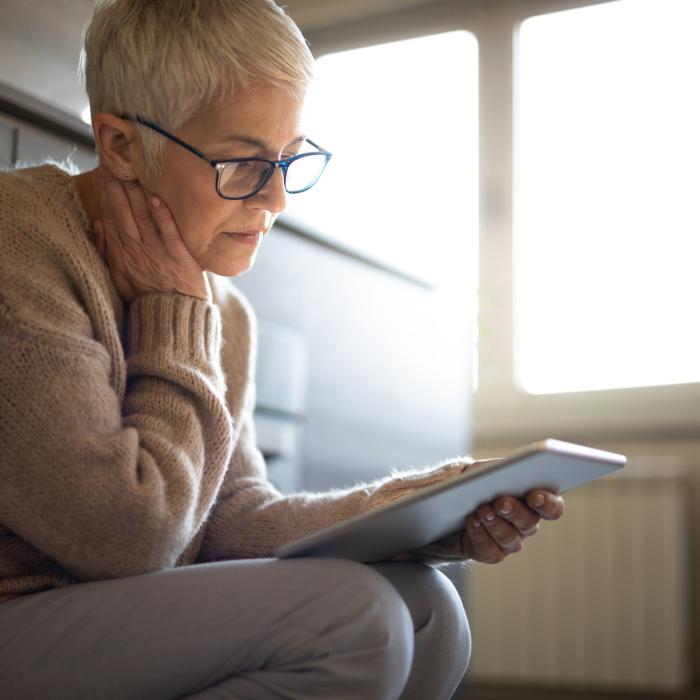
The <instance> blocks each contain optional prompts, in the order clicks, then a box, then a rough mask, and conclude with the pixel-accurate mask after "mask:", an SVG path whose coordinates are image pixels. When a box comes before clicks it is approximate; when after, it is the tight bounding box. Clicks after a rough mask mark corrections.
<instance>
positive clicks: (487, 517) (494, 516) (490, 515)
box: [486, 511, 496, 522]
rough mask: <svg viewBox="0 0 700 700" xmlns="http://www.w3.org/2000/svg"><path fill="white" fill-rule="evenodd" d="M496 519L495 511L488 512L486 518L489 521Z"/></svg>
mask: <svg viewBox="0 0 700 700" xmlns="http://www.w3.org/2000/svg"><path fill="white" fill-rule="evenodd" d="M495 519H496V514H495V513H494V512H493V511H491V512H490V513H487V514H486V520H488V521H489V522H491V521H492V520H495Z"/></svg>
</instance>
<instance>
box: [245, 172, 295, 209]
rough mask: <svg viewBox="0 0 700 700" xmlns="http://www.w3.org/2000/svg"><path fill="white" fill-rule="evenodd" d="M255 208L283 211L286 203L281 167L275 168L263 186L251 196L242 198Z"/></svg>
mask: <svg viewBox="0 0 700 700" xmlns="http://www.w3.org/2000/svg"><path fill="white" fill-rule="evenodd" d="M243 201H244V202H248V203H249V205H250V206H252V207H253V208H255V209H265V210H266V211H271V212H273V213H275V214H278V213H279V212H281V211H283V210H284V208H285V206H286V205H287V191H286V190H285V189H284V173H283V172H282V168H279V167H278V168H275V169H274V171H273V173H272V177H271V178H270V179H269V180H268V181H267V182H266V183H265V186H264V187H263V188H262V189H261V190H260V191H259V192H257V193H256V194H254V195H253V196H252V197H248V199H244V200H243Z"/></svg>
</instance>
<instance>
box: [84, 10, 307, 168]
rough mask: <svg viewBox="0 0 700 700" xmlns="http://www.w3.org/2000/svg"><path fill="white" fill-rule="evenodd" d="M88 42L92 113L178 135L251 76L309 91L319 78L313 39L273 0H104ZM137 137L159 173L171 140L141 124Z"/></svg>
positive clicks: (91, 24)
mask: <svg viewBox="0 0 700 700" xmlns="http://www.w3.org/2000/svg"><path fill="white" fill-rule="evenodd" d="M83 40H84V46H83V50H82V52H81V55H80V67H79V74H80V77H81V78H82V79H84V81H85V88H86V90H87V94H88V97H89V100H90V112H91V113H92V114H97V113H98V112H109V113H111V114H117V115H119V114H126V115H128V116H130V117H136V116H142V117H145V118H146V119H149V120H151V121H153V122H155V123H157V124H159V125H160V126H162V127H163V128H165V129H167V130H168V131H173V132H177V131H178V130H179V129H180V128H182V126H183V125H185V124H187V123H188V122H189V121H191V120H192V119H194V118H196V117H198V116H200V115H201V114H203V113H204V112H206V110H207V109H208V108H210V107H212V106H214V105H215V104H216V103H217V102H218V101H220V100H224V99H229V98H231V97H233V96H234V95H235V93H236V92H237V91H238V90H239V89H241V88H245V87H247V86H248V85H249V84H250V83H251V82H252V81H255V82H258V81H259V82H263V83H267V84H271V85H275V86H278V87H282V88H283V89H286V90H288V91H289V92H290V93H291V94H293V95H298V96H301V95H303V93H304V92H305V90H306V88H307V86H308V85H309V83H310V82H311V80H312V79H313V63H314V59H313V56H312V54H311V51H310V50H309V46H308V44H307V42H306V40H305V39H304V37H303V35H302V33H301V31H300V30H299V28H298V27H297V25H296V24H295V23H294V21H293V20H292V19H291V18H290V17H289V16H288V15H287V14H286V13H285V11H284V10H283V9H282V8H281V7H279V6H278V5H276V4H275V3H274V2H273V0H97V3H96V6H95V10H94V13H93V16H92V19H91V20H90V22H89V23H88V24H87V25H86V26H85V29H84V32H83ZM137 134H138V137H139V138H140V143H141V146H142V152H143V158H144V165H145V167H146V169H147V171H148V172H149V173H157V172H159V169H160V163H161V158H162V154H163V149H164V147H165V143H164V142H165V139H164V138H163V137H162V136H160V135H158V134H156V133H155V132H153V131H151V130H150V129H148V128H147V127H145V126H143V125H141V124H138V127H137Z"/></svg>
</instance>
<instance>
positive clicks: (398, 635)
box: [335, 560, 414, 698]
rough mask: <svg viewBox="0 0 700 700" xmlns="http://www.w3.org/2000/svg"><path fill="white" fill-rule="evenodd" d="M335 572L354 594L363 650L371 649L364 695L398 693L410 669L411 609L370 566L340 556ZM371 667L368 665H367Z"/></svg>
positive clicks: (380, 695) (412, 631) (368, 696)
mask: <svg viewBox="0 0 700 700" xmlns="http://www.w3.org/2000/svg"><path fill="white" fill-rule="evenodd" d="M335 571H336V573H340V574H341V575H342V577H343V580H344V584H345V585H348V584H349V588H348V589H347V594H348V595H351V596H352V597H353V598H354V601H353V602H354V607H355V610H356V611H357V612H356V615H357V622H358V625H359V628H360V629H361V637H362V640H363V642H362V644H363V646H364V651H368V652H370V654H369V655H370V656H371V658H372V662H371V665H372V667H373V668H374V672H372V673H362V674H360V675H361V676H362V679H360V678H359V677H358V681H359V682H361V683H365V682H366V685H367V687H366V688H365V689H363V693H364V695H363V697H365V698H370V697H372V698H373V697H378V698H389V697H398V694H399V692H400V690H401V689H402V688H403V687H404V685H405V683H406V681H407V680H408V676H409V674H410V671H411V664H412V661H413V648H414V630H413V621H412V618H411V613H410V612H409V610H408V607H407V606H406V603H405V602H404V600H403V598H402V597H401V596H400V595H399V593H398V591H397V590H396V588H394V586H393V585H392V584H391V583H390V582H389V581H387V579H386V578H384V577H383V576H382V575H381V574H379V573H377V572H376V571H373V570H372V569H371V568H370V567H368V566H365V565H364V564H360V563H357V562H353V561H349V560H337V561H336V567H335ZM366 670H368V669H366Z"/></svg>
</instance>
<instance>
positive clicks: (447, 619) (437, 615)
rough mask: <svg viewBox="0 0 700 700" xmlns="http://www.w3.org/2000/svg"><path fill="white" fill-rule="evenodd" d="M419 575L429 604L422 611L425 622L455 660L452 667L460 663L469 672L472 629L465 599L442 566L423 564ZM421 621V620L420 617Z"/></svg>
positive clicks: (438, 641)
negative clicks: (442, 569) (444, 572)
mask: <svg viewBox="0 0 700 700" xmlns="http://www.w3.org/2000/svg"><path fill="white" fill-rule="evenodd" d="M417 566H418V567H420V569H421V570H420V572H418V577H417V578H418V579H419V580H420V584H419V585H420V586H421V590H422V591H423V594H424V600H425V601H426V602H427V606H426V608H425V610H424V611H423V614H424V617H425V621H424V622H423V625H425V626H426V627H427V626H430V627H431V628H432V630H431V637H432V638H433V639H435V643H436V645H437V646H439V647H440V648H441V649H442V650H443V653H444V656H445V658H446V659H447V658H451V659H452V660H453V667H455V668H458V667H461V668H462V669H463V671H462V675H463V674H464V673H466V670H467V667H468V666H469V661H470V659H471V652H472V638H471V630H470V629H469V621H468V619H467V613H466V611H465V609H464V603H463V602H462V599H461V597H460V595H459V593H458V592H457V589H456V588H455V587H454V584H453V583H452V581H450V579H449V578H448V577H447V576H445V574H443V573H442V572H441V571H440V570H439V569H437V568H435V567H430V566H427V565H424V564H417ZM418 624H419V625H420V624H421V623H420V621H418ZM416 632H418V630H416Z"/></svg>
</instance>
